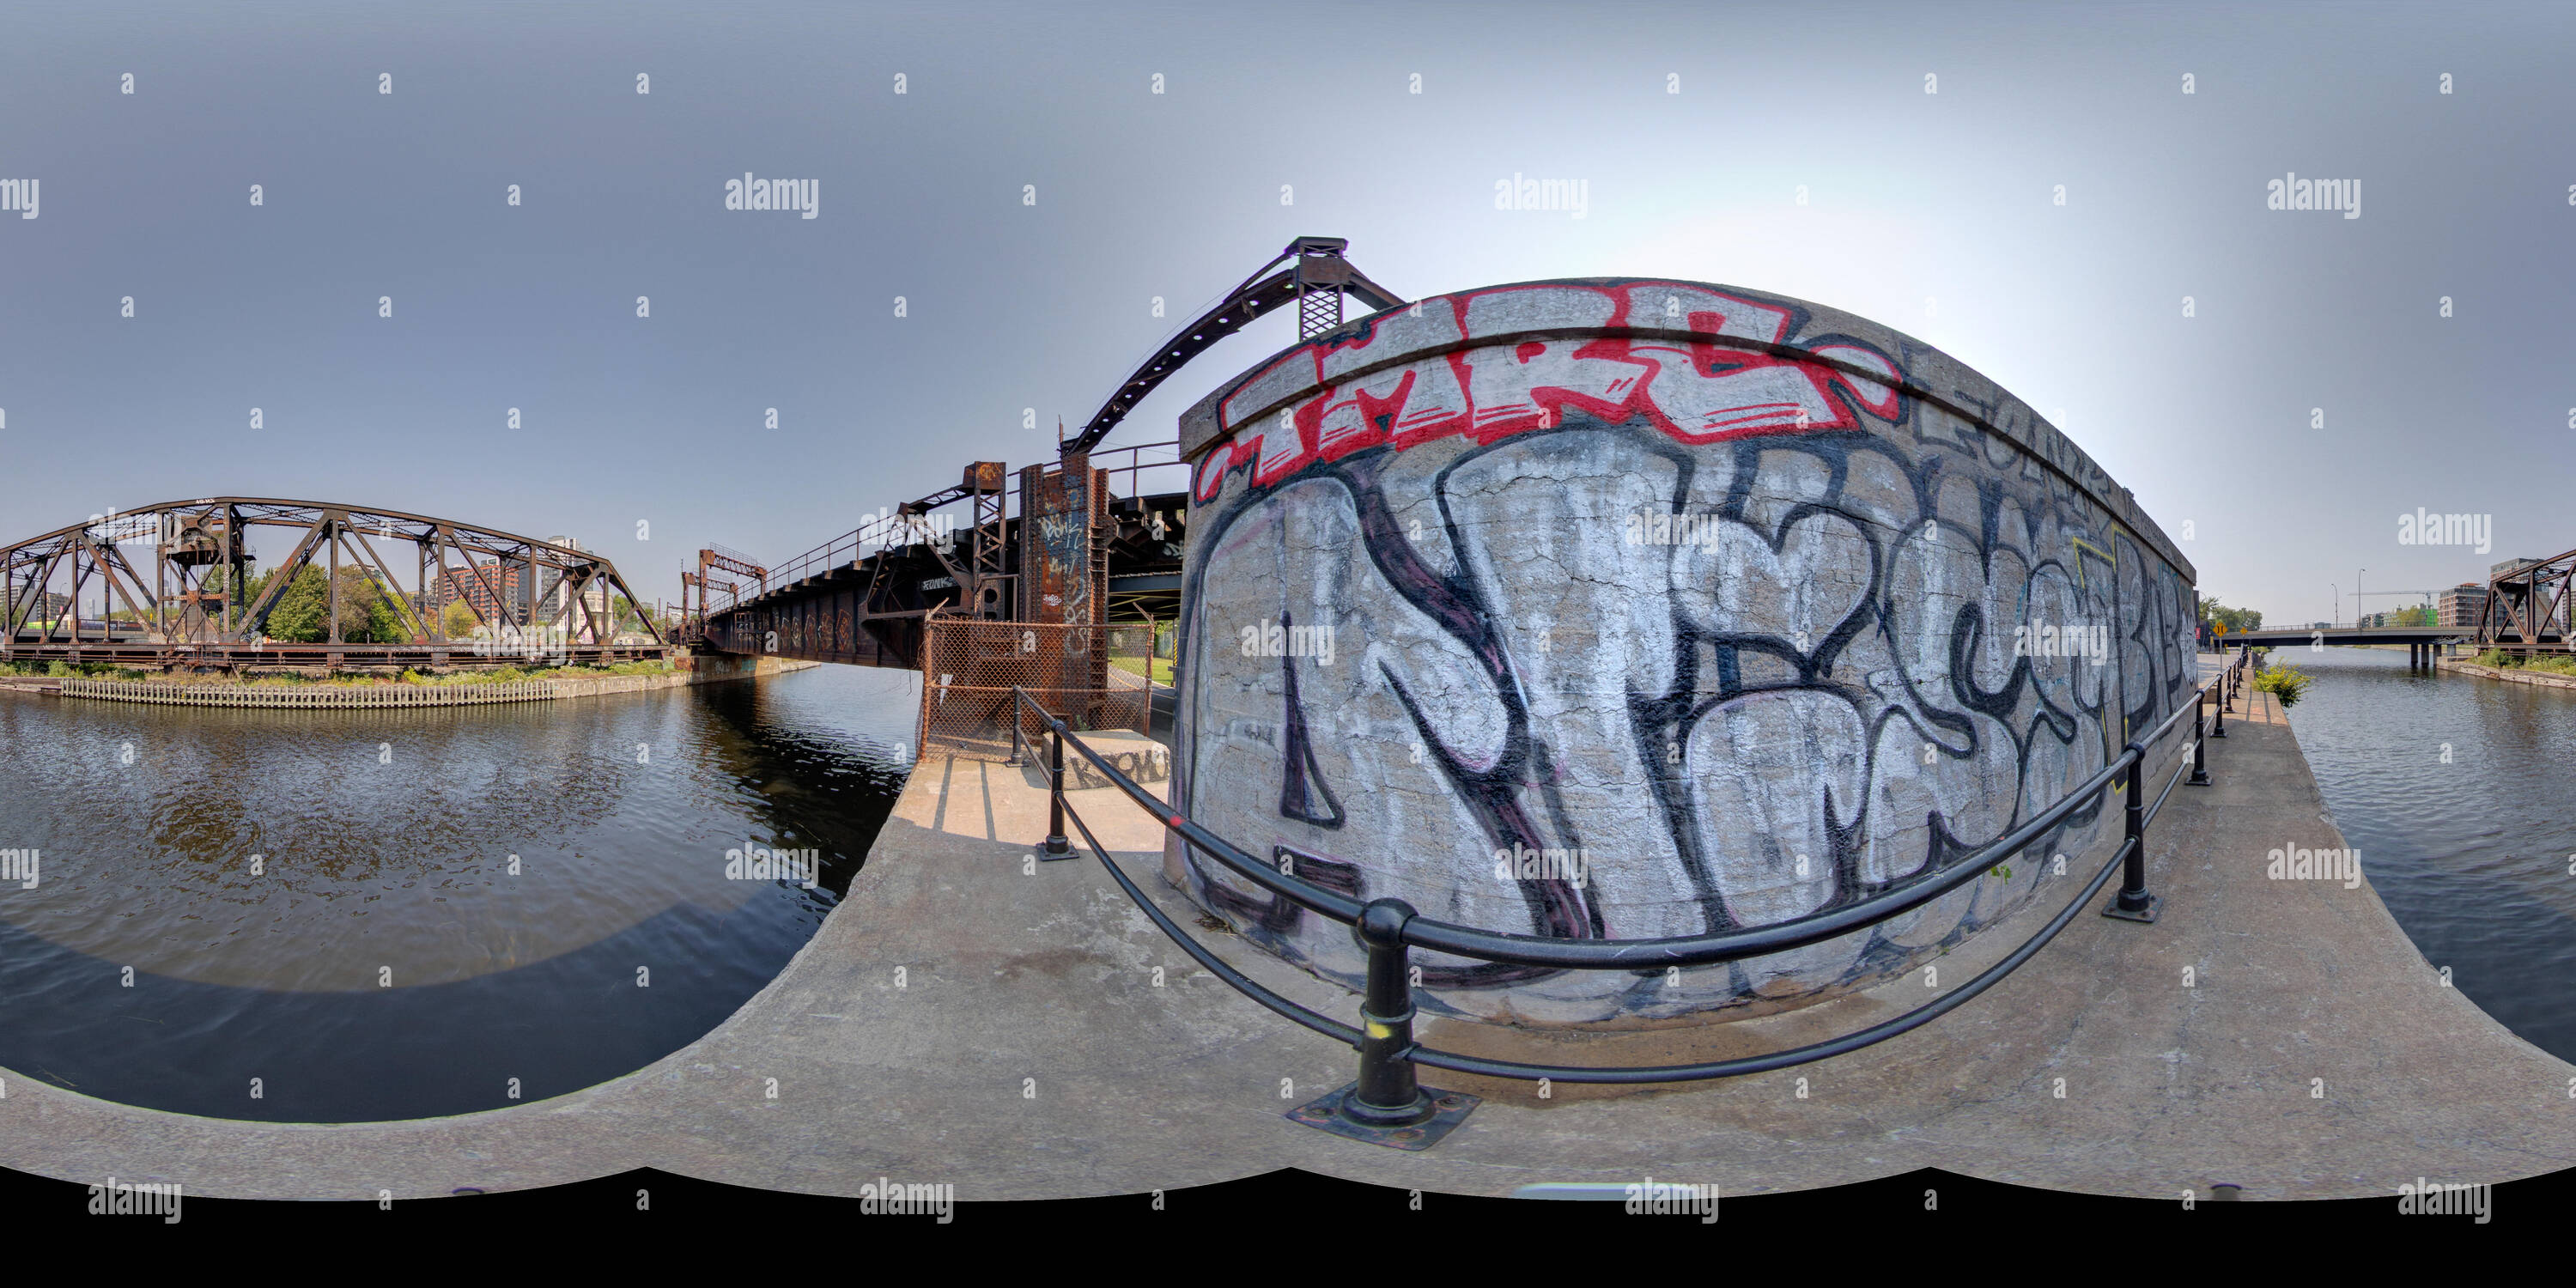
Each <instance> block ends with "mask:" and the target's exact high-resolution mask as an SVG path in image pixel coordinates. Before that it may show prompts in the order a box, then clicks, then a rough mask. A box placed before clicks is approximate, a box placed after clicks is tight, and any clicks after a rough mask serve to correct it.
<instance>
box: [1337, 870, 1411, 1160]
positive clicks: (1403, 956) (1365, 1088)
mask: <svg viewBox="0 0 2576 1288" xmlns="http://www.w3.org/2000/svg"><path fill="white" fill-rule="evenodd" d="M1412 919H1413V907H1412V905H1410V904H1407V903H1405V902H1404V901H1403V900H1401V899H1379V900H1376V901H1375V902H1372V903H1371V904H1369V906H1368V908H1367V909H1366V910H1365V911H1363V912H1361V913H1360V920H1359V926H1358V929H1359V937H1360V942H1361V943H1362V944H1365V945H1366V946H1367V947H1368V990H1367V992H1366V993H1365V994H1364V995H1363V996H1362V998H1361V1001H1360V1024H1361V1026H1362V1027H1361V1037H1360V1076H1359V1081H1358V1082H1357V1083H1355V1084H1353V1091H1352V1093H1351V1097H1350V1099H1349V1100H1348V1101H1346V1102H1344V1107H1343V1112H1344V1113H1346V1114H1349V1115H1350V1116H1351V1117H1353V1118H1356V1119H1358V1120H1360V1121H1362V1122H1365V1123H1369V1124H1371V1125H1373V1126H1379V1127H1406V1126H1411V1125H1413V1124H1414V1123H1418V1122H1421V1121H1422V1120H1423V1119H1425V1118H1429V1117H1430V1116H1431V1115H1432V1113H1433V1108H1432V1105H1431V1101H1430V1099H1429V1098H1428V1097H1426V1096H1424V1095H1423V1094H1422V1088H1421V1086H1420V1085H1419V1084H1418V1083H1417V1082H1416V1081H1415V1079H1414V1072H1413V981H1412V980H1411V979H1410V978H1409V977H1410V976H1411V974H1412V966H1413V954H1412V952H1411V951H1410V950H1408V949H1406V948H1405V946H1404V938H1403V935H1404V923H1405V922H1408V921H1411V920H1412Z"/></svg>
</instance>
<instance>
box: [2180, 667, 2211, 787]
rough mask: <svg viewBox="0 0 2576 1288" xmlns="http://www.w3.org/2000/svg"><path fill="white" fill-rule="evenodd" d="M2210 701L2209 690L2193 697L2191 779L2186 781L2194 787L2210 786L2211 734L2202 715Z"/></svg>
mask: <svg viewBox="0 0 2576 1288" xmlns="http://www.w3.org/2000/svg"><path fill="white" fill-rule="evenodd" d="M2208 699H2209V693H2208V691H2207V690H2202V691H2201V692H2199V693H2195V694H2193V695H2191V777H2190V778H2188V779H2186V780H2184V781H2185V783H2186V784H2187V785H2188V786H2192V787H2207V786H2209V734H2208V731H2207V730H2206V729H2205V728H2204V727H2203V724H2204V722H2205V719H2206V717H2205V716H2203V714H2202V711H2203V709H2204V708H2206V707H2207V706H2208V705H2209V701H2208Z"/></svg>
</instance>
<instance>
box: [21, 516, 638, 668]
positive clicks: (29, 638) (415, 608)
mask: <svg viewBox="0 0 2576 1288" xmlns="http://www.w3.org/2000/svg"><path fill="white" fill-rule="evenodd" d="M260 529H272V530H276V531H279V532H281V533H291V534H293V541H294V546H293V548H292V550H291V551H290V552H289V553H288V554H287V555H286V556H285V557H284V558H283V559H280V560H276V561H275V562H273V563H270V564H268V565H267V566H266V567H265V569H264V572H265V577H264V579H262V580H259V581H258V582H257V583H256V585H255V587H254V580H253V576H254V574H253V565H254V564H257V563H259V562H260V561H259V560H257V559H256V558H255V557H254V555H253V553H252V550H251V540H250V539H251V535H252V533H253V532H254V531H257V530H260ZM406 545H408V546H409V547H410V549H411V553H412V555H413V558H412V559H411V560H410V561H408V562H409V563H410V565H411V566H410V567H408V568H405V567H403V566H402V564H401V563H398V562H396V561H395V560H394V559H390V558H388V557H387V552H388V551H392V552H395V554H396V555H397V556H398V555H399V554H400V553H401V551H402V549H403V547H404V546H406ZM308 568H309V569H315V570H318V571H324V572H325V574H326V575H325V576H324V578H323V582H324V589H323V594H324V595H325V597H326V604H325V612H324V618H325V622H326V626H325V628H324V630H323V632H322V633H323V638H321V639H318V640H308V641H280V640H276V639H272V638H270V636H269V627H270V626H271V624H272V622H271V619H272V617H273V615H274V614H275V612H276V610H277V608H278V605H279V604H280V603H281V602H282V601H283V600H284V599H285V597H286V595H287V592H288V589H289V587H290V586H292V585H293V584H294V583H295V582H296V581H297V579H298V577H299V575H300V574H301V573H302V572H304V570H306V569H308ZM147 570H148V571H147ZM344 574H352V575H344ZM406 574H408V575H406ZM366 586H372V587H373V588H374V589H375V591H376V592H377V594H378V595H380V596H381V600H382V602H383V603H385V604H386V605H387V606H388V607H389V608H390V609H391V610H392V615H393V617H394V619H395V622H396V625H395V627H394V628H393V629H392V631H391V632H389V633H390V634H391V635H393V636H395V637H396V638H388V639H364V640H353V639H349V638H347V635H348V632H347V631H346V630H345V629H344V627H343V622H344V617H343V613H342V608H343V604H342V602H341V601H342V598H343V596H344V595H346V594H350V593H353V592H359V591H363V589H364V588H365V587H366ZM93 596H95V599H94V600H93V599H92V597H93ZM620 599H623V600H624V601H625V603H626V604H627V605H629V606H631V607H632V608H633V610H634V614H633V617H634V625H633V627H632V628H631V629H626V630H621V629H620V625H619V621H618V617H619V612H618V604H619V600H620ZM93 603H94V604H95V607H96V615H95V616H90V615H89V613H90V611H91V608H92V605H93ZM453 603H463V604H464V605H465V606H466V608H467V609H468V611H469V612H470V613H471V614H472V617H473V620H474V623H475V625H474V629H473V632H472V634H471V635H470V636H469V638H466V639H461V640H460V639H450V638H449V637H448V634H447V629H446V622H445V617H446V609H447V606H448V605H449V604H453ZM643 604H644V601H643V600H640V599H638V598H637V597H636V596H635V594H634V592H633V590H632V589H631V588H630V587H628V585H627V584H626V580H625V578H624V577H622V576H621V575H619V573H618V571H617V568H616V565H615V564H613V563H611V562H610V561H609V560H608V559H607V558H606V557H604V556H602V555H600V554H598V553H596V552H593V551H588V550H584V549H582V548H580V547H579V545H578V544H577V543H574V542H572V541H571V540H570V539H568V538H554V539H539V538H536V537H529V536H522V535H520V534H517V533H512V532H505V531H502V530H500V529H498V528H490V527H485V526H482V525H480V524H472V523H461V522H457V521H455V520H452V519H440V518H434V517H431V516H429V515H422V514H412V513H408V512H405V511H401V510H390V509H385V508H382V507H376V506H360V505H348V504H343V503H339V502H331V501H295V500H285V499H280V498H274V497H242V496H219V497H205V498H200V499H197V500H191V501H166V502H162V503H160V504H157V505H147V506H142V507H138V508H136V509H132V510H123V511H117V512H114V513H111V514H107V515H103V516H102V515H92V516H90V518H89V519H88V520H86V521H84V522H80V523H73V524H68V525H66V526H64V527H60V528H56V529H54V530H53V531H51V532H47V533H43V534H41V535H39V536H34V537H30V538H27V539H25V540H23V541H19V542H16V543H14V544H11V545H7V546H0V660H13V661H47V660H61V661H66V662H78V663H98V662H110V663H119V664H127V665H138V666H144V665H148V666H158V667H162V668H169V667H224V668H234V669H238V668H292V667H304V668H331V669H365V668H400V667H410V666H425V667H497V666H504V665H513V664H522V663H524V662H526V661H527V660H529V659H530V658H531V657H540V656H541V657H545V658H547V659H550V660H560V661H569V662H590V663H605V662H617V661H630V660H638V659H644V658H658V657H663V656H666V655H667V654H669V653H670V652H671V651H672V649H673V644H672V642H671V641H670V640H668V639H666V638H664V636H663V635H662V633H661V632H660V630H659V629H658V628H657V627H656V626H655V625H654V624H653V622H652V619H651V616H650V614H648V613H646V612H644V611H643Z"/></svg>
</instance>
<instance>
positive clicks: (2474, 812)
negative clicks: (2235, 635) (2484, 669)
mask: <svg viewBox="0 0 2576 1288" xmlns="http://www.w3.org/2000/svg"><path fill="white" fill-rule="evenodd" d="M2274 660H2276V661H2282V662H2287V663H2288V664H2290V665H2292V666H2295V667H2297V668H2298V669H2300V670H2302V671H2305V672H2307V673H2308V674H2310V675H2312V676H2315V677H2316V683H2315V684H2314V685H2312V686H2310V687H2309V689H2308V692H2307V695H2306V696H2305V697H2304V698H2302V699H2301V700H2300V701H2299V704H2298V705H2297V706H2295V707H2292V708H2291V709H2290V727H2291V728H2292V729H2293V730H2294V731H2296V732H2297V734H2298V737H2299V747H2300V749H2301V750H2302V751H2304V752H2306V753H2307V758H2308V764H2309V766H2310V767H2311V768H2313V769H2314V770H2315V771H2316V776H2317V785H2318V787H2319V788H2320V789H2321V790H2322V791H2323V792H2324V795H2325V800H2326V808H2327V809H2328V810H2329V811H2331V812H2332V813H2333V814H2334V819H2335V823H2336V824H2337V825H2338V826H2339V827H2340V828H2341V829H2342V831H2343V834H2344V837H2345V842H2346V844H2348V845H2351V846H2352V847H2353V848H2355V849H2358V850H2359V851H2361V865H2362V871H2363V872H2365V873H2367V874H2368V875H2369V878H2370V882H2371V885H2372V886H2373V887H2375V888H2376V889H2377V890H2378V891H2379V896H2380V898H2381V899H2382V900H2383V901H2384V902H2385V903H2386V904H2387V905H2388V910H2389V911H2390V912H2391V913H2393V914H2395V915H2396V917H2397V922H2398V924H2399V925H2400V926H2402V927H2404V928H2405V930H2406V933H2407V935H2408V936H2409V937H2411V938H2412V939H2413V940H2414V941H2415V946H2416V947H2417V948H2420V949H2422V950H2423V952H2424V957H2425V960H2426V961H2428V962H2430V963H2431V964H2432V965H2433V966H2434V967H2436V968H2439V967H2443V966H2448V967H2450V968H2451V981H2452V983H2453V984H2454V985H2455V986H2457V987H2458V988H2459V989H2460V991H2461V992H2463V993H2465V994H2467V995H2468V997H2469V999H2470V1000H2471V1001H2474V1002H2476V1003H2477V1004H2478V1005H2479V1006H2481V1007H2483V1008H2485V1010H2486V1012H2487V1014H2489V1015H2492V1016H2494V1017H2495V1018H2496V1019H2497V1021H2499V1022H2501V1023H2502V1024H2503V1025H2504V1026H2505V1027H2506V1028H2509V1029H2511V1030H2513V1031H2514V1032H2515V1033H2516V1034H2519V1035H2520V1036H2521V1037H2522V1038H2523V1039H2524V1040H2525V1041H2527V1042H2530V1043H2531V1044H2532V1045H2534V1046H2537V1047H2539V1048H2541V1049H2542V1050H2545V1051H2547V1052H2549V1053H2550V1054H2552V1055H2555V1056H2557V1057H2558V1058H2559V1059H2562V1060H2570V1061H2576V1005H2571V1001H2576V690H2568V689H2557V688H2544V687H2541V686H2537V685H2525V684H2511V683H2506V682H2503V681H2497V680H2482V679H2478V678H2476V677H2474V676H2467V675H2455V674H2447V673H2446V674H2438V675H2430V676H2427V675H2415V674H2410V673H2409V672H2408V670H2407V667H2406V652H2405V650H2403V649H2397V650H2394V651H2387V650H2377V649H2358V648H2328V649H2325V650H2323V651H2312V650H2309V649H2305V648H2295V647H2293V648H2288V649H2284V650H2282V651H2281V652H2280V653H2278V654H2276V655H2275V658H2274ZM2273 843H2274V844H2280V843H2282V842H2273Z"/></svg>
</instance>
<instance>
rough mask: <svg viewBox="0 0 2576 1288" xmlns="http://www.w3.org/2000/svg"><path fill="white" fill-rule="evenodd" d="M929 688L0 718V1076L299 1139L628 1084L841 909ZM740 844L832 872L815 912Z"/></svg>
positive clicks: (116, 707)
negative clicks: (623, 1078) (307, 1132)
mask: <svg viewBox="0 0 2576 1288" xmlns="http://www.w3.org/2000/svg"><path fill="white" fill-rule="evenodd" d="M914 683H915V678H914V676H913V675H912V673H911V672H908V671H876V670H869V669H865V668H859V667H823V668H818V669H815V670H809V671H800V672H796V673H793V674H789V675H784V676H778V677H774V678H771V679H766V680H760V681H756V682H735V683H724V684H713V685H705V686H700V687H696V688H688V689H675V690H668V691H663V692H656V693H641V694H619V695H613V696H608V697H601V698H586V699H579V700H575V701H569V702H552V703H526V704H513V705H504V706H489V707H450V708H437V709H429V710H418V711H384V712H372V711H346V712H338V711H314V712H302V711H230V710H213V709H200V708H190V707H154V706H131V705H126V704H122V703H107V702H84V701H67V700H64V699H60V698H53V697H40V696H35V695H25V694H15V693H6V692H0V849H28V848H31V849H35V850H37V851H39V853H40V859H39V861H38V869H37V871H38V879H37V883H36V885H35V887H34V888H32V889H27V888H22V886H21V884H20V883H18V882H14V881H13V882H8V883H5V884H0V1066H5V1067H7V1068H10V1069H14V1070H16V1071H17V1072H18V1073H19V1074H21V1075H23V1076H27V1077H34V1078H42V1079H44V1080H46V1081H48V1082H52V1083H54V1084H56V1085H59V1086H64V1087H70V1088H74V1089H76V1090H79V1091H81V1092H84V1093H86V1094H89V1095H94V1096H100V1097H104V1098H106V1099H110V1100H117V1101H123V1102H125V1103H128V1104H135V1105H143V1106H148V1107H151V1108H155V1109H170V1110H179V1111H183V1112H188V1113H198V1114H213V1115H217V1116H221V1117H228V1118H257V1119H268V1120H274V1121H292V1122H347V1121H359V1120H367V1119H385V1118H415V1117H424V1116H429V1115H435V1114H452V1113H463V1112H467V1111H470V1110H477V1109H491V1108H497V1107H500V1106H503V1105H507V1104H510V1103H513V1101H512V1096H511V1088H512V1080H513V1079H515V1080H516V1083H517V1099H518V1101H520V1102H525V1101H531V1100H539V1099H543V1098H545V1097H548V1096H556V1095H561V1094H563V1093H565V1092H569V1091H574V1090H577V1089H579V1088H582V1087H586V1086H589V1085H592V1084H594V1083H598V1082H601V1081H604V1080H606V1079H609V1078H613V1077H616V1076H618V1075H620V1074H623V1073H628V1072H631V1071H633V1070H635V1069H638V1068H641V1067H643V1066H644V1065H647V1064H650V1063H651V1062H653V1061H654V1060H656V1059H658V1058H660V1057H662V1056H664V1055H667V1054H669V1053H670V1052H672V1051H674V1050H676V1049H678V1048H680V1047H681V1046H684V1045H686V1044H687V1043H689V1042H690V1041H692V1040H694V1039H696V1038H698V1037H699V1036H701V1035H703V1034H705V1033H706V1032H707V1031H708V1030H710V1029H712V1028H714V1027H715V1026H716V1025H717V1024H718V1023H720V1022H722V1021H723V1020H724V1018H725V1017H726V1016H728V1015H730V1014H732V1013H733V1011H734V1010H735V1009H736V1008H738V1007H739V1006H741V1004H742V1003H743V1002H745V1001H746V1000H748V999H749V998H750V997H751V996H752V994H754V993H756V992H758V991H759V990H760V989H761V987H762V986H763V985H765V984H767V983H768V982H769V981H770V980H771V979H772V978H773V977H775V976H776V975H777V974H778V972H779V970H780V969H781V968H782V967H784V966H785V965H786V964H787V961H788V959H789V958H790V957H792V956H793V955H794V954H795V952H796V950H797V948H798V947H799V946H801V945H802V944H804V942H805V941H806V940H807V939H808V938H809V937H811V936H812V935H813V933H814V930H815V928H816V927H817V926H819V925H821V924H822V919H823V916H824V914H825V913H827V912H829V911H830V910H831V908H832V905H833V904H834V903H835V902H836V901H837V900H838V899H839V897H840V894H841V892H842V891H845V890H846V889H848V887H849V881H850V877H851V876H852V874H854V873H855V872H857V870H858V867H859V864H860V862H861V860H862V859H863V858H864V857H865V856H866V854H867V850H868V846H869V844H870V843H871V842H872V841H873V840H874V839H875V838H876V833H877V829H878V827H879V826H880V825H881V824H882V823H883V822H884V821H885V817H886V815H887V813H888V811H889V810H891V808H892V807H893V803H894V799H895V797H896V795H897V794H898V793H899V792H900V790H901V787H902V782H903V774H904V772H905V768H906V765H907V763H908V752H909V747H908V743H909V741H910V739H911V736H912V727H913V719H914V713H915V711H916V710H917V702H918V699H917V698H916V697H914V696H913V694H914V690H913V687H912V686H913V684H914ZM745 846H760V847H767V848H773V849H781V850H804V849H812V850H816V851H819V858H820V872H819V877H818V880H817V883H816V887H815V888H814V889H810V890H809V889H805V888H803V886H802V883H799V882H784V881H777V880H768V881H761V880H736V879H728V878H727V877H726V875H725V852H726V851H727V850H728V849H738V848H742V847H745ZM253 855H257V856H259V868H260V872H259V874H258V875H253V872H252V856H253ZM513 856H515V862H516V864H517V868H518V871H517V873H516V874H515V875H513V874H512V872H511V870H510V869H511V866H512V863H513ZM129 971H130V972H131V974H130V978H131V984H130V986H129V984H128V982H127V981H128V978H129V974H128V972H129ZM639 979H642V980H645V981H646V983H644V984H642V985H640V986H639V983H638V981H639ZM254 1079H256V1080H257V1081H258V1089H259V1095H258V1096H257V1098H254V1097H253V1095H252V1086H253V1080H254Z"/></svg>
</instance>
